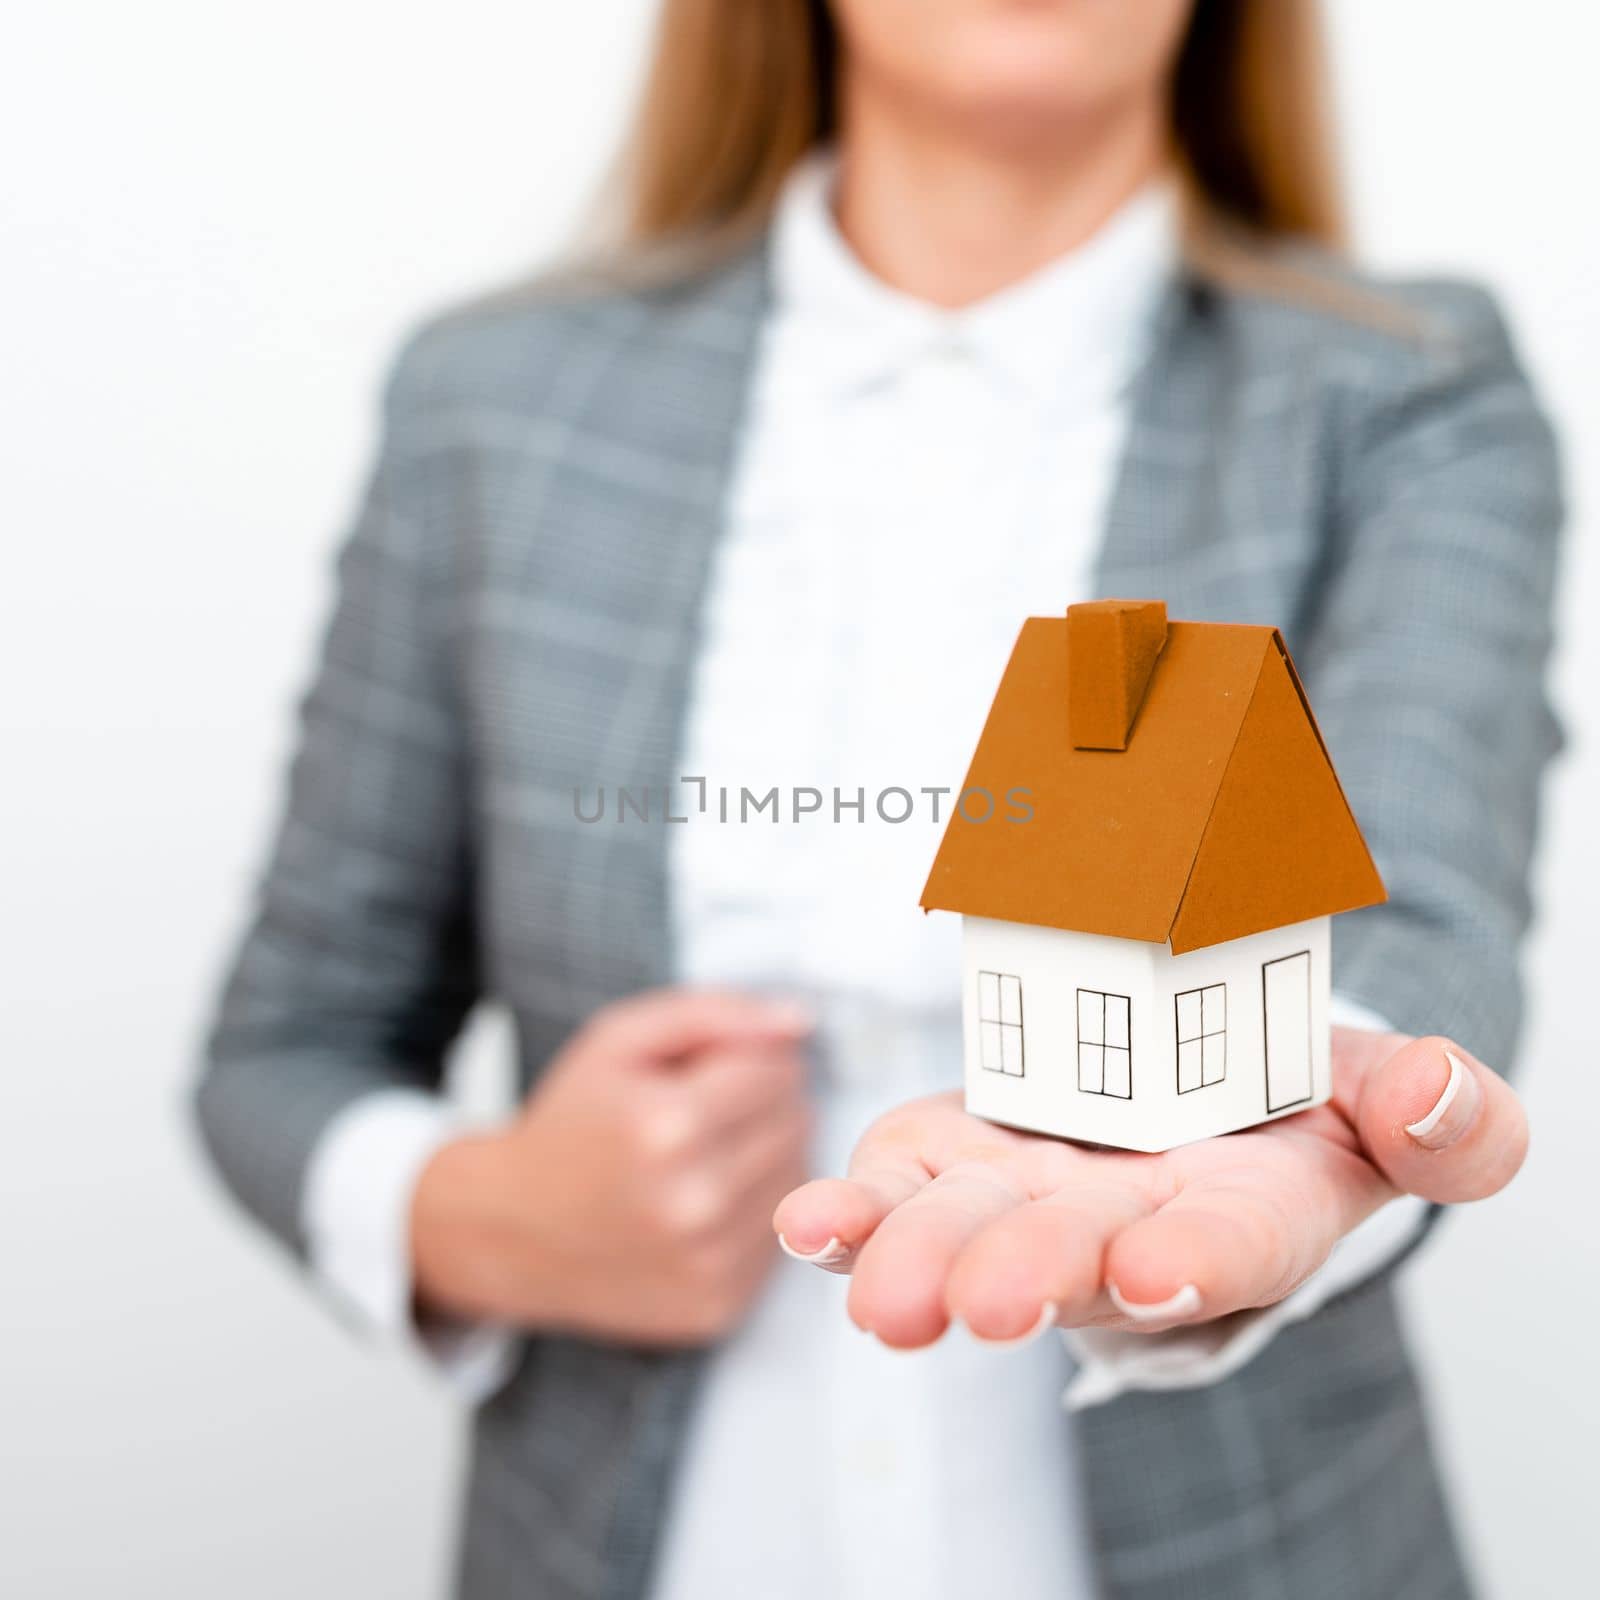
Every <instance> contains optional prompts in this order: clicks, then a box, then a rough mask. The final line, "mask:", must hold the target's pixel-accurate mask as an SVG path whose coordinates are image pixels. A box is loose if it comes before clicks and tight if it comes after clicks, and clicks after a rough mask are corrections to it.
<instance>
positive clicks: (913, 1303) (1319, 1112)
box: [773, 1028, 1527, 1348]
mask: <svg viewBox="0 0 1600 1600" xmlns="http://www.w3.org/2000/svg"><path fill="white" fill-rule="evenodd" d="M1333 1073H1334V1095H1333V1099H1332V1100H1331V1101H1330V1102H1329V1103H1328V1104H1326V1105H1323V1106H1318V1107H1316V1108H1314V1109H1313V1110H1310V1111H1306V1112H1303V1113H1301V1114H1299V1115H1297V1116H1293V1117H1287V1118H1283V1119H1281V1120H1279V1121H1276V1122H1271V1123H1268V1124H1265V1125H1263V1126H1261V1127H1258V1128H1253V1129H1250V1130H1248V1131H1246V1132H1242V1133H1235V1134H1229V1135H1227V1136H1225V1137H1223V1138H1219V1139H1207V1140H1204V1141H1202V1142H1200V1143H1198V1144H1191V1145H1184V1146H1181V1147H1180V1148H1178V1149H1176V1150H1170V1151H1167V1152H1165V1153H1164V1154H1161V1155H1142V1154H1134V1153H1131V1152H1127V1151H1119V1150H1105V1149H1099V1148H1092V1147H1085V1146H1081V1145H1073V1144H1069V1143H1065V1142H1063V1141H1061V1140H1058V1139H1049V1138H1042V1137H1039V1136H1037V1135H1034V1134H1026V1133H1018V1132H1013V1131H1011V1130H1009V1129H1005V1128H1000V1127H996V1126H995V1125H993V1124H992V1123H988V1122H984V1121H982V1120H981V1119H980V1118H977V1117H973V1116H970V1115H968V1114H967V1113H966V1112H965V1111H963V1110H962V1108H961V1096H960V1094H959V1093H950V1094H942V1095H935V1096H932V1097H930V1098H928V1099H925V1100H916V1101H912V1102H910V1103H908V1104H907V1105H904V1106H901V1107H899V1108H898V1109H896V1110H895V1111H892V1112H890V1113H889V1114H888V1115H886V1116H884V1117H882V1118H880V1119H879V1120H878V1121H877V1122H876V1123H874V1124H873V1126H872V1127H871V1128H870V1129H869V1130H868V1131H867V1133H866V1135H865V1136H864V1137H863V1138H862V1140H861V1142H860V1143H859V1144H858V1145H857V1147H856V1150H855V1154H854V1156H853V1157H852V1159H851V1163H850V1175H849V1176H848V1177H847V1178H841V1179H832V1178H824V1179H819V1180H817V1181H815V1182H812V1183H808V1184H806V1185H804V1186H803V1187H801V1188H799V1189H796V1190H794V1191H793V1192H792V1193H791V1194H790V1195H788V1196H787V1197H786V1198H785V1199H784V1201H783V1202H782V1204H781V1205H779V1207H778V1209H777V1211H776V1213H775V1215H774V1219H773V1225H774V1227H775V1228H776V1229H777V1231H778V1233H779V1236H780V1239H781V1241H782V1242H783V1244H784V1247H785V1249H787V1250H788V1251H789V1253H790V1254H791V1255H795V1256H799V1257H800V1258H801V1259H804V1260H808V1261H812V1262H814V1263H815V1264H816V1265H818V1266H822V1267H826V1268H828V1269H829V1270H831V1271H837V1272H849V1273H851V1274H852V1277H853V1280H854V1281H853V1282H852V1284H851V1288H850V1299H849V1309H850V1315H851V1317H852V1318H853V1319H854V1321H855V1322H856V1323H857V1324H858V1325H860V1326H861V1327H863V1328H865V1329H868V1330H870V1331H871V1332H872V1333H875V1334H876V1335H877V1336H878V1337H879V1338H880V1339H882V1340H883V1341H884V1342H885V1343H887V1344H890V1345H895V1346H898V1347H903V1348H912V1347H915V1346H919V1345H925V1344H929V1343H931V1342H932V1341H933V1340H935V1339H937V1338H938V1337H939V1336H940V1335H941V1334H942V1333H943V1332H944V1330H945V1328H946V1327H947V1326H948V1324H949V1322H950V1320H951V1319H952V1318H959V1319H960V1320H961V1321H963V1322H965V1323H966V1324H967V1326H968V1327H969V1328H971V1330H972V1331H973V1332H974V1333H975V1334H977V1335H979V1336H980V1337H983V1338H988V1339H1008V1338H1017V1337H1021V1336H1023V1335H1025V1334H1027V1333H1029V1332H1030V1331H1031V1330H1033V1329H1034V1328H1036V1327H1038V1326H1040V1325H1041V1323H1042V1322H1048V1321H1051V1320H1054V1321H1057V1322H1059V1323H1060V1324H1061V1325H1063V1326H1067V1327H1083V1326H1098V1327H1120V1328H1128V1329H1139V1330H1146V1331H1156V1330H1159V1329H1162V1328H1167V1327H1172V1326H1174V1325H1175V1324H1177V1323H1180V1322H1189V1321H1194V1320H1197V1319H1199V1318H1208V1317H1218V1316H1225V1315H1227V1314H1228V1313H1230V1312H1234V1311H1240V1310H1243V1309H1245V1308H1247V1307H1252V1306H1262V1305H1270V1304H1271V1303H1272V1302H1273V1301H1275V1300H1279V1299H1281V1298H1282V1297H1283V1296H1284V1295H1286V1294H1288V1293H1289V1292H1290V1291H1291V1290H1292V1289H1294V1288H1295V1287H1296V1285H1298V1284H1299V1283H1301V1282H1302V1281H1304V1279H1305V1278H1306V1277H1308V1276H1309V1275H1310V1274H1311V1273H1312V1272H1314V1271H1315V1270H1316V1268H1317V1267H1318V1266H1320V1265H1321V1264H1322V1262H1323V1261H1324V1260H1325V1259H1326V1257H1327V1255H1328V1252H1329V1251H1330V1250H1331V1249H1332V1248H1333V1246H1334V1244H1335V1243H1336V1242H1337V1241H1338V1240H1339V1239H1340V1238H1341V1237H1342V1236H1343V1235H1344V1234H1346V1233H1348V1232H1349V1231H1350V1229H1352V1228H1353V1227H1355V1226H1356V1224H1357V1223H1359V1222H1360V1221H1362V1219H1363V1218H1365V1217H1367V1216H1369V1215H1371V1213H1372V1212H1374V1211H1375V1210H1377V1209H1378V1207H1379V1206H1381V1205H1383V1203H1384V1202H1385V1201H1387V1200H1390V1199H1393V1198H1394V1197H1395V1196H1396V1195H1398V1194H1414V1195H1420V1196H1422V1197H1423V1198H1425V1199H1429V1200H1436V1201H1457V1200H1476V1199H1482V1198H1484V1197H1485V1196H1487V1195H1491V1194H1493V1193H1495V1192H1496V1191H1498V1190H1499V1189H1501V1188H1503V1187H1504V1186H1505V1184H1506V1183H1508V1182H1509V1181H1510V1180H1511V1178H1512V1177H1513V1176H1514V1174H1515V1173H1516V1171H1517V1168H1518V1167H1519V1166H1520V1165H1521V1163H1522V1157H1523V1154H1524V1152H1525V1150H1526V1147H1527V1128H1526V1122H1525V1120H1524V1117H1523V1114H1522V1107H1521V1104H1520V1102H1519V1101H1518V1099H1517V1097H1516V1095H1515V1094H1514V1093H1513V1091H1512V1090H1511V1089H1510V1087H1509V1086H1508V1085H1507V1084H1506V1083H1505V1082H1504V1081H1503V1080H1502V1079H1501V1078H1499V1077H1498V1076H1497V1075H1496V1074H1495V1073H1493V1072H1491V1071H1490V1070H1489V1069H1488V1068H1487V1067H1485V1066H1483V1065H1482V1064H1481V1063H1479V1062H1477V1061H1475V1060H1473V1059H1472V1057H1470V1056H1469V1055H1468V1054H1467V1053H1466V1052H1465V1051H1464V1050H1462V1049H1461V1048H1460V1047H1459V1046H1457V1045H1454V1044H1452V1043H1451V1042H1450V1041H1448V1040H1445V1039H1438V1038H1428V1039H1415V1040H1410V1039H1406V1038H1404V1037H1402V1036H1399V1035H1393V1034H1375V1033H1365V1032H1360V1031H1357V1030H1355V1029H1347V1028H1341V1029H1335V1030H1334V1035H1333Z"/></svg>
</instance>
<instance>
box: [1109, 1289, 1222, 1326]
mask: <svg viewBox="0 0 1600 1600" xmlns="http://www.w3.org/2000/svg"><path fill="white" fill-rule="evenodd" d="M1106 1293H1107V1294H1109V1295H1110V1296H1111V1303H1112V1305H1114V1306H1115V1307H1116V1308H1117V1310H1118V1311H1120V1312H1121V1313H1122V1314H1123V1316H1125V1317H1128V1318H1129V1319H1131V1320H1132V1321H1134V1322H1175V1321H1178V1320H1180V1319H1181V1318H1183V1317H1192V1316H1194V1314H1195V1313H1196V1312H1197V1311H1199V1309H1200V1291H1199V1290H1198V1289H1197V1288H1195V1286H1194V1285H1193V1284H1192V1283H1186V1284H1184V1286H1183V1287H1182V1288H1181V1289H1180V1290H1179V1291H1178V1292H1177V1293H1176V1294H1174V1295H1169V1296H1168V1297H1167V1298H1166V1299H1165V1300H1124V1299H1123V1298H1122V1291H1121V1290H1120V1289H1119V1288H1118V1287H1117V1286H1116V1284H1114V1283H1108V1284H1107V1285H1106Z"/></svg>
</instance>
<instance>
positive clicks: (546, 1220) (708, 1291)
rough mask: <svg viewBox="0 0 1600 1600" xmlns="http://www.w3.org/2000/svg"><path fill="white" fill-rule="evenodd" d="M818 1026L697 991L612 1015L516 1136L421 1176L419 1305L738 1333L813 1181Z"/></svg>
mask: <svg viewBox="0 0 1600 1600" xmlns="http://www.w3.org/2000/svg"><path fill="white" fill-rule="evenodd" d="M807 1028H808V1024H807V1023H806V1021H805V1019H804V1018H803V1017H802V1016H800V1015H799V1014H797V1013H796V1011H795V1010H794V1009H793V1008H792V1007H787V1006H781V1005H773V1004H768V1003H766V1002H763V1001H758V1000H753V999H746V998H743V997H741V996H737V995H728V994H713V993H706V992H696V991H690V990H665V991H662V992H660V993H654V994H647V995H641V996H639V997H637V998H636V999H632V1000H627V1001H624V1002H622V1003H620V1004H617V1005H613V1006H610V1007H608V1008H607V1009H605V1010H604V1011H601V1012H598V1013H597V1014H596V1015H595V1016H594V1018H593V1019H592V1020H591V1021H590V1022H589V1023H588V1024H587V1025H586V1026H585V1027H584V1028H583V1030H582V1031H581V1032H580V1033H579V1034H578V1035H577V1036H576V1037H575V1038H574V1039H573V1040H572V1041H571V1043H570V1044H568V1046H567V1047H566V1049H565V1050H563V1051H562V1053H561V1055H560V1056H558V1057H557V1058H556V1060H555V1061H554V1062H552V1063H551V1066H550V1069H549V1071H548V1072H547V1073H546V1074H545V1075H544V1077H543V1078H542V1079H541V1080H540V1082H539V1084H538V1086H537V1087H536V1088H535V1089H534V1091H533V1093H532V1094H531V1095H530V1096H529V1099H528V1101H527V1104H526V1105H525V1106H524V1107H523V1109H522V1111H521V1113H520V1115H519V1116H518V1117H517V1118H516V1120H515V1121H514V1122H512V1123H511V1124H509V1125H508V1126H507V1127H506V1128H504V1129H502V1130H499V1131H496V1132H494V1133H489V1134H484V1135H480V1136H475V1137H467V1138H463V1139H458V1140H456V1141H454V1142H453V1143H451V1144H448V1145H446V1146H445V1147H444V1148H443V1149H442V1150H440V1151H439V1152H438V1153H437V1154H436V1155H435V1156H434V1158H433V1160H432V1161H431V1162H430V1163H429V1164H428V1166H427V1167H426V1168H425V1170H424V1172H423V1174H422V1178H421V1180H420V1181H419V1183H418V1185H417V1189H416V1193H415V1196H414V1199H413V1203H412V1214H411V1244H412V1259H413V1266H414V1273H415V1281H416V1284H417V1294H418V1299H419V1302H420V1303H421V1305H422V1306H423V1307H424V1308H426V1309H432V1310H436V1311H442V1312H448V1313H451V1314H454V1315H458V1316H465V1317H471V1318H477V1319H484V1320H489V1321H495V1322H502V1323H509V1324H511V1325H513V1326H519V1327H525V1328H540V1329H561V1330H568V1331H573V1332H581V1333H584V1334H587V1335H589V1336H590V1337H593V1338H601V1339H611V1340H615V1341H618V1342H621V1343H629V1344H699V1343H703V1342H706V1341H709V1340H712V1339H716V1338H719V1337H720V1336H722V1335H723V1334H724V1333H726V1332H727V1331H728V1330H729V1328H730V1327H732V1326H733V1324H734V1323H736V1322H737V1321H738V1320H739V1318H740V1317H741V1316H742V1315H743V1314H744V1311H745V1309H746V1307H747V1306H748V1305H749V1303H750V1301H751V1299H752V1298H753V1297H754V1295H755V1293H756V1291H757V1289H758V1288H759V1287H760V1284H761V1281H762V1279H763V1278H764V1276H765V1275H766V1273H767V1270H768V1269H769V1267H770V1266H771V1264H772V1262H773V1261H774V1260H775V1259H776V1254H777V1252H776V1250H775V1249H774V1247H773V1241H772V1234H771V1232H770V1230H769V1228H768V1225H767V1224H768V1218H769V1217H770V1216H771V1214H772V1207H773V1205H774V1204H775V1203H776V1202H777V1200H778V1198H779V1197H780V1196H781V1195H782V1194H783V1193H784V1192H785V1191H786V1190H788V1189H791V1188H792V1187H793V1186H794V1185H795V1184H796V1183H798V1182H799V1181H800V1180H801V1179H802V1178H803V1177H804V1176H805V1170H806V1168H805V1158H806V1148H807V1144H808V1140H809V1137H810V1110H809V1107H808V1105H807V1101H806V1097H805V1081H806V1080H805V1069H804V1064H803V1062H802V1060H801V1057H800V1051H799V1045H800V1042H801V1040H802V1039H803V1037H804V1035H805V1033H806V1032H807Z"/></svg>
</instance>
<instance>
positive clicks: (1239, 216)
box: [619, 0, 1344, 260]
mask: <svg viewBox="0 0 1600 1600" xmlns="http://www.w3.org/2000/svg"><path fill="white" fill-rule="evenodd" d="M1320 23H1321V17H1320V11H1319V6H1318V3H1317V0H1195V7H1194V12H1193V15H1192V16H1191V18H1190V21H1189V26H1188V31H1187V33H1186V34H1185V36H1184V39H1183V42H1182V45H1181V47H1180V49H1179V52H1178V57H1177V61H1176V64H1175V67H1174V70H1173V73H1172V77H1171V85H1170V95H1169V99H1170V115H1171V128H1172V139H1173V148H1174V152H1175V155H1176V158H1177V162H1178V168H1179V172H1180V175H1181V178H1182V181H1183V186H1184V190H1185V195H1186V200H1187V202H1188V204H1187V210H1188V213H1189V216H1190V220H1191V226H1192V227H1193V228H1194V229H1195V230H1196V232H1197V234H1199V235H1203V236H1204V237H1205V238H1206V239H1207V240H1208V241H1209V242H1208V243H1207V244H1206V246H1205V250H1206V251H1208V252H1209V253H1210V254H1212V255H1214V256H1216V257H1218V259H1219V260H1220V259H1222V258H1225V257H1227V256H1228V255H1229V253H1230V252H1229V246H1228V245H1226V244H1219V242H1218V241H1233V244H1234V246H1235V247H1236V246H1237V244H1238V243H1239V242H1241V241H1243V242H1246V243H1248V241H1251V240H1257V241H1264V240H1274V239H1298V240H1304V241H1306V242H1309V243H1315V244H1320V245H1325V246H1330V247H1337V246H1339V245H1340V244H1341V243H1342V242H1343V238H1344V217H1343V207H1342V204H1341V196H1340V187H1339V182H1338V176H1337V169H1336V164H1335V161H1334V141H1333V136H1332V120H1331V117H1330V114H1329V97H1328V92H1327V72H1326V59H1325V53H1324V49H1323V42H1322V30H1321V26H1320ZM839 49H840V41H839V38H838V35H837V32H836V30H835V28H834V25H833V21H832V19H831V18H830V16H829V14H828V10H827V6H826V4H825V3H824V0H666V4H665V6H664V9H663V12H662V17H661V22H660V34H659V39H658V43H657V46H656V53H655V58H654V61H653V63H652V66H651V70H650V74H649V78H648V81H647V85H646V89H645V94H644V100H643V104H642V107H641V109H640V113H639V116H638V119H637V122H636V123H635V126H634V131H633V135H632V138H631V141H630V143H629V145H628V148H627V155H626V165H625V170H624V175H623V186H622V194H621V202H622V208H623V209H622V216H621V217H620V219H619V223H620V231H621V233H622V236H623V239H624V241H625V243H626V244H628V245H630V246H633V247H635V248H647V249H648V248H652V247H662V246H666V247H668V248H671V247H673V246H677V245H684V244H697V245H698V246H699V247H700V248H702V249H703V248H704V247H706V246H710V247H711V248H713V249H714V248H715V247H716V246H717V244H718V243H719V242H727V243H728V244H730V245H731V244H732V243H734V242H736V241H739V240H742V239H745V238H748V237H750V236H751V235H753V234H755V233H757V232H759V230H760V229H761V227H762V226H763V225H764V224H765V223H766V221H767V218H768V217H769V215H770V213H771V210H772V206H773V202H774V200H775V199H776V197H777V194H778V191H779V189H780V188H781V187H782V185H783V181H784V179H785V177H786V176H787V175H788V173H789V171H790V169H791V168H792V167H793V166H794V165H795V163H796V162H797V161H799V160H800V159H801V158H802V157H803V156H804V155H805V154H806V152H807V151H808V150H810V149H811V148H812V147H813V146H815V145H817V144H821V143H824V142H826V141H828V140H830V139H832V138H833V137H834V135H835V134H836V132H837V131H838V113H837V105H836V102H835V72H836V68H837V65H838V55H839ZM1233 253H1235V254H1237V253H1239V252H1238V251H1237V249H1236V248H1235V249H1234V252H1233Z"/></svg>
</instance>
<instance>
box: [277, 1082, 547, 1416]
mask: <svg viewBox="0 0 1600 1600" xmlns="http://www.w3.org/2000/svg"><path fill="white" fill-rule="evenodd" d="M463 1128H464V1124H463V1122H462V1120H461V1119H460V1117H459V1116H457V1114H456V1113H455V1112H454V1111H453V1110H452V1109H451V1107H450V1106H449V1105H448V1104H447V1103H446V1102H445V1101H443V1100H441V1099H439V1098H438V1097H437V1096H436V1095H431V1094H427V1093H425V1092H423V1091H422V1090H417V1089H383V1090H379V1091H378V1092H377V1093H375V1094H371V1095H367V1096H364V1097H363V1098H362V1099H360V1100H357V1101H355V1102H353V1103H352V1104H351V1105H349V1106H347V1107H345V1109H344V1110H343V1111H341V1112H340V1113H339V1115H338V1116H336V1117H335V1118H334V1119H333V1120H332V1121H331V1122H330V1123H329V1124H328V1126H327V1128H326V1129H325V1130H324V1132H323V1134H322V1136H321V1138H320V1140H319V1141H318V1143H317V1145H316V1148H315V1149H314V1150H313V1151H312V1155H311V1161H310V1165H309V1166H308V1168H307V1172H306V1183H305V1190H304V1193H303V1195H302V1202H301V1226H302V1229H303V1231H304V1234H305V1238H306V1245H307V1256H308V1258H309V1261H310V1264H311V1269H312V1272H313V1273H314V1274H315V1275H316V1277H317V1278H318V1280H319V1281H320V1282H321V1284H322V1286H323V1288H324V1289H326V1290H327V1292H328V1293H329V1295H330V1296H331V1297H332V1299H333V1300H334V1301H335V1302H336V1303H337V1304H338V1305H339V1306H340V1308H341V1309H342V1310H343V1311H344V1312H345V1313H346V1314H347V1315H348V1316H350V1317H351V1318H352V1319H353V1320H354V1321H355V1322H356V1323H357V1325H358V1326H360V1327H361V1328H362V1329H364V1330H365V1331H366V1332H368V1333H372V1334H376V1335H378V1336H379V1337H381V1338H387V1339H390V1340H393V1341H394V1342H396V1343H398V1344H400V1345H402V1346H406V1347H409V1348H410V1349H412V1350H413V1351H415V1352H416V1353H418V1354H420V1355H422V1356H423V1357H424V1358H426V1359H427V1360H428V1361H429V1362H430V1363H431V1364H432V1365H433V1367H434V1368H435V1369H436V1370H437V1371H438V1372H439V1373H440V1374H441V1375H442V1376H443V1377H444V1378H445V1380H446V1381H447V1383H448V1384H449V1385H450V1387H451V1388H452V1389H453V1390H454V1391H455V1392H456V1393H457V1394H458V1395H460V1396H461V1398H463V1399H464V1400H467V1401H468V1402H470V1403H477V1402H478V1401H481V1400H484V1399H487V1398H488V1396H489V1395H491V1394H492V1393H493V1392H494V1391H495V1390H496V1389H498V1388H499V1387H500V1385H501V1384H502V1383H504V1382H505V1380H506V1379H507V1377H509V1376H510V1372H511V1366H512V1363H513V1360H514V1358H515V1353H516V1340H515V1337H514V1335H513V1334H512V1333H511V1332H510V1331H509V1330H507V1329H504V1328H500V1327H497V1326H495V1325H493V1324H488V1323H464V1322H459V1321H456V1320H454V1319H451V1318H444V1317H433V1316H427V1317H422V1318H418V1317H417V1316H416V1314H415V1312H414V1309H413V1301H412V1292H413V1285H412V1281H411V1248H410V1215H411V1197H412V1194H413V1192H414V1191H415V1189H416V1186H417V1180H418V1179H419V1178H420V1177H421V1175H422V1169H423V1168H424V1167H425V1166H426V1165H427V1164H428V1162H429V1161H430V1160H431V1159H432V1157H433V1155H434V1152H435V1151H437V1150H438V1149H439V1147H440V1146H441V1145H444V1144H447V1143H448V1142H449V1141H450V1140H451V1139H454V1138H456V1137H457V1136H458V1135H459V1134H460V1133H461V1132H462V1131H463Z"/></svg>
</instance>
